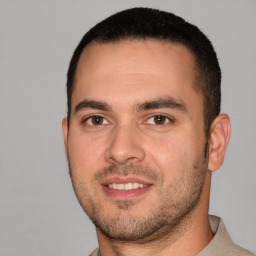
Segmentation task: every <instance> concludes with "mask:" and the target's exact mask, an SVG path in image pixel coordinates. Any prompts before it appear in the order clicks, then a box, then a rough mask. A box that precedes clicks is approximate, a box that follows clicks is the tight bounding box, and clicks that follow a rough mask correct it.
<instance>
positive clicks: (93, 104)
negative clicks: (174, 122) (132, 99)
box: [75, 97, 187, 113]
mask: <svg viewBox="0 0 256 256" xmlns="http://www.w3.org/2000/svg"><path fill="white" fill-rule="evenodd" d="M88 108H90V109H96V110H103V111H111V110H112V108H111V106H110V105H109V104H108V103H106V102H103V101H96V100H88V99H85V100H83V101H81V102H80V103H78V104H77V105H76V107H75V113H77V112H78V111H80V110H83V109H88ZM159 108H169V109H176V110H178V111H181V112H187V107H186V105H185V104H184V103H182V102H179V101H177V100H175V99H173V98H172V97H167V98H159V99H155V100H150V101H145V102H143V103H140V104H137V105H136V106H135V111H137V112H141V111H145V110H153V109H159Z"/></svg>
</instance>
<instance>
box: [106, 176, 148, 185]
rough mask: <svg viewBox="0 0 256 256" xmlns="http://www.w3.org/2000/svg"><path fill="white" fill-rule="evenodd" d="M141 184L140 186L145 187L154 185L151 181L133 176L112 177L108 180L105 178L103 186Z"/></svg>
mask: <svg viewBox="0 0 256 256" xmlns="http://www.w3.org/2000/svg"><path fill="white" fill-rule="evenodd" d="M135 182H136V183H140V184H143V185H152V182H150V181H146V180H145V179H141V178H138V177H132V176H128V177H127V176H114V177H113V176H112V177H108V178H105V179H104V180H103V181H102V182H101V184H102V185H104V186H107V185H109V184H113V183H116V184H125V183H135Z"/></svg>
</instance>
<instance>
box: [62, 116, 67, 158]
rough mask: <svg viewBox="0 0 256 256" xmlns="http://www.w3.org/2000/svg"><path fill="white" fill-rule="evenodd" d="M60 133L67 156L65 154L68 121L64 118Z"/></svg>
mask: <svg viewBox="0 0 256 256" xmlns="http://www.w3.org/2000/svg"><path fill="white" fill-rule="evenodd" d="M62 133H63V139H64V145H65V151H66V155H67V152H68V120H67V118H66V117H65V118H63V120H62Z"/></svg>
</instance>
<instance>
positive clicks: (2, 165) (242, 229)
mask: <svg viewBox="0 0 256 256" xmlns="http://www.w3.org/2000/svg"><path fill="white" fill-rule="evenodd" d="M135 6H148V7H155V8H158V9H162V10H166V11H169V12H174V13H175V14H177V15H180V16H182V17H183V18H185V19H186V20H187V21H189V22H192V23H193V24H195V25H197V26H198V27H199V28H200V29H201V30H202V31H204V32H205V34H206V35H208V37H209V38H210V39H211V40H212V42H213V44H214V46H215V49H216V51H217V53H218V57H219V61H220V65H221V68H222V71H223V82H222V87H223V89H222V92H223V104H222V112H226V113H228V114H229V115H230V117H231V120H232V136H231V141H230V145H229V148H228V151H227V154H226V159H225V163H224V165H223V167H222V168H221V169H220V170H219V171H218V172H216V173H214V174H213V184H212V195H211V202H210V212H211V213H213V214H216V215H220V216H222V217H223V219H224V221H225V224H226V226H227V229H228V230H229V232H230V234H231V236H232V238H233V240H234V241H235V242H237V243H238V244H240V245H242V246H243V247H247V248H248V249H250V250H252V251H253V252H256V238H255V228H256V205H255V202H256V200H255V197H256V187H255V179H256V168H255V158H256V156H255V143H256V132H255V125H256V116H255V114H256V104H255V94H256V87H255V75H256V69H255V67H256V33H255V26H256V1H255V0H240V1H238V0H231V1H227V0H218V1H217V0H215V1H213V0H212V1H207V0H194V1H189V0H187V1H182V0H168V1H167V0H166V1H121V0H108V1H95V0H94V1H89V0H87V1H78V0H77V1H71V0H70V1H64V0H62V1H49V0H46V1H33V0H30V1H29V0H27V1H25V0H23V1H21V0H19V1H18V0H17V1H15V0H11V1H10V0H9V1H7V0H6V1H3V0H2V1H1V0H0V81H1V84H0V86H1V87H0V88H1V91H0V122H1V125H0V129H1V132H0V174H1V175H0V207H1V209H0V255H1V256H10V255H12V256H14V255H19V256H30V255H31V256H32V255H42V256H58V255H60V256H67V255H72V256H79V255H88V254H89V253H90V252H91V251H92V250H93V249H94V248H95V247H96V246H97V240H96V235H95V230H94V226H93V225H92V224H91V223H90V220H89V219H88V217H87V216H86V215H85V214H84V212H83V211H82V209H81V208H80V205H79V204H78V202H77V200H76V197H75V195H74V193H73V190H72V186H71V183H70V179H69V175H68V168H67V164H66V158H65V154H64V147H63V141H62V131H61V120H62V117H63V116H64V115H65V113H66V95H65V82H66V71H67V67H68V63H69V60H70V58H71V55H72V53H73V50H74V49H75V47H76V45H77V44H78V42H79V41H80V39H81V37H82V35H83V34H84V33H85V32H86V31H87V30H88V29H89V28H90V27H91V26H93V25H94V24H96V23H97V22H99V21H100V20H102V19H103V18H105V17H107V16H109V15H110V14H113V13H115V12H116V11H119V10H122V9H125V8H128V7H135Z"/></svg>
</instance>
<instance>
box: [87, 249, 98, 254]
mask: <svg viewBox="0 0 256 256" xmlns="http://www.w3.org/2000/svg"><path fill="white" fill-rule="evenodd" d="M98 255H99V248H97V249H96V250H94V251H93V252H92V253H91V254H90V255H89V256H98Z"/></svg>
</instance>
